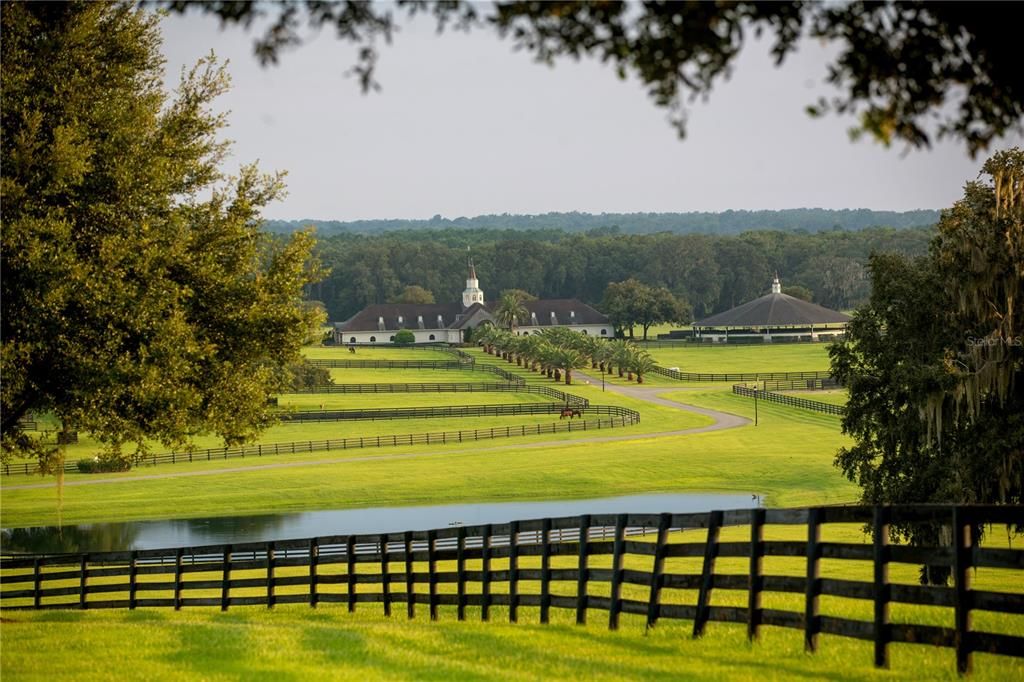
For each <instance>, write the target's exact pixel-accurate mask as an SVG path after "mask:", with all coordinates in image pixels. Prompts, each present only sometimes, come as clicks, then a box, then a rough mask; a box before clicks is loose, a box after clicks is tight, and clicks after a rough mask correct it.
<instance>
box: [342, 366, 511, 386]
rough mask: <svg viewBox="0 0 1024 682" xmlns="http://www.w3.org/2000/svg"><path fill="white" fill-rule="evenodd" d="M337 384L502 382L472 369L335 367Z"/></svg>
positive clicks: (502, 380) (489, 374)
mask: <svg viewBox="0 0 1024 682" xmlns="http://www.w3.org/2000/svg"><path fill="white" fill-rule="evenodd" d="M328 371H329V372H330V373H331V379H333V380H334V383H336V384H451V383H473V384H500V383H503V382H504V381H505V379H502V378H501V377H500V376H498V375H497V374H491V373H490V372H475V371H472V370H470V369H364V368H362V367H333V368H331V369H329V370H328Z"/></svg>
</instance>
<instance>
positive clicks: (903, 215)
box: [265, 208, 939, 236]
mask: <svg viewBox="0 0 1024 682" xmlns="http://www.w3.org/2000/svg"><path fill="white" fill-rule="evenodd" d="M938 220H939V212H938V211H924V210H922V211H905V212H897V211H871V210H868V209H866V208H860V209H843V210H838V211H837V210H829V209H824V208H794V209H786V210H782V211H724V212H722V213H698V212H692V213H599V214H591V213H579V212H572V213H544V214H542V215H509V214H508V213H504V214H501V215H481V216H475V217H473V218H465V217H461V218H454V219H450V218H442V217H441V216H440V215H435V216H434V217H433V218H431V219H429V220H354V221H351V222H340V221H337V220H268V221H267V222H266V226H265V229H266V230H267V231H269V232H277V233H283V234H288V233H291V232H294V231H296V230H299V229H302V228H304V227H308V226H310V225H313V226H314V227H316V228H317V232H318V233H319V234H320V235H321V236H327V235H334V234H345V233H351V234H380V233H384V232H396V231H409V230H424V229H426V230H444V229H449V228H451V229H457V230H472V229H484V230H507V231H524V230H525V231H531V232H541V233H545V234H548V233H555V232H569V233H577V232H592V231H594V230H617V231H618V232H621V233H623V234H654V233H657V232H674V233H676V234H716V235H738V234H741V233H743V232H750V231H752V230H779V231H782V232H797V231H806V232H823V231H830V230H837V229H838V230H863V229H866V228H869V227H880V226H886V227H895V228H907V227H922V226H928V225H934V224H935V223H936V222H938Z"/></svg>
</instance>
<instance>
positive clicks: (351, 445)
mask: <svg viewBox="0 0 1024 682" xmlns="http://www.w3.org/2000/svg"><path fill="white" fill-rule="evenodd" d="M528 404H529V405H531V406H537V405H539V406H541V407H549V408H550V407H554V408H556V409H555V411H554V412H552V414H557V413H558V411H559V410H560V409H561V406H559V405H545V404H543V403H528ZM497 407H502V406H497ZM504 407H507V406H504ZM583 412H584V414H582V415H580V416H581V417H583V418H582V419H565V420H559V421H557V422H553V423H550V424H519V425H511V424H510V425H507V426H494V427H485V428H481V429H459V430H457V431H436V432H430V433H406V434H393V435H382V436H350V437H348V438H331V439H328V440H300V441H291V442H286V443H260V444H256V445H242V446H236V447H223V448H209V449H205V450H191V451H186V452H164V453H154V454H152V455H146V456H145V457H144V458H142V459H141V460H140V461H139V462H138V464H137V466H152V465H156V464H184V463H188V462H210V461H214V460H222V459H236V458H241V459H244V458H246V457H269V456H273V455H294V454H300V453H303V452H321V451H324V450H327V451H330V450H352V449H361V448H383V447H397V446H399V445H452V444H455V443H470V442H474V441H480V440H492V439H495V438H516V437H522V436H539V435H543V434H546V433H566V432H571V433H576V432H579V431H598V430H601V429H612V428H619V427H623V426H632V425H634V424H639V423H640V413H639V412H637V411H636V410H630V409H628V408H625V407H619V406H617V405H589V406H587V407H586V408H585V410H583ZM594 415H596V416H597V419H593V418H592V417H593V416H594ZM78 470H79V469H78V463H77V462H65V463H64V471H65V472H73V471H78ZM36 473H39V466H38V465H37V464H33V463H29V462H22V463H16V464H4V465H3V474H4V475H5V476H13V475H29V474H36Z"/></svg>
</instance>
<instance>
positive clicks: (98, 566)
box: [0, 505, 1024, 673]
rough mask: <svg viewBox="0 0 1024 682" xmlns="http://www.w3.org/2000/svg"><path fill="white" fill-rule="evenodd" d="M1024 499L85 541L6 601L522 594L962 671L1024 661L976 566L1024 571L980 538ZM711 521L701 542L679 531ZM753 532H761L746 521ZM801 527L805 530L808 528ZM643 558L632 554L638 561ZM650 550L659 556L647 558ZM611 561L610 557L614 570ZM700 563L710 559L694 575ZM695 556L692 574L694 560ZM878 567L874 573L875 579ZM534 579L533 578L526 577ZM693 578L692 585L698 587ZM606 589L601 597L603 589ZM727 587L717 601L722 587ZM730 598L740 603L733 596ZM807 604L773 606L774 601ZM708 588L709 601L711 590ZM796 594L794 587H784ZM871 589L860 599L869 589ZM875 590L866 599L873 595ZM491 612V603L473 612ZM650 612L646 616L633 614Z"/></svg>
mask: <svg viewBox="0 0 1024 682" xmlns="http://www.w3.org/2000/svg"><path fill="white" fill-rule="evenodd" d="M1022 518H1024V507H1022V506H1019V505H1018V506H955V507H948V506H939V505H926V506H924V505H923V506H891V507H881V506H879V507H812V508H809V509H777V510H776V509H750V510H736V511H724V512H723V511H712V512H706V513H690V514H668V513H666V514H618V515H610V514H596V515H587V516H574V517H562V518H545V519H535V520H530V521H513V522H511V523H502V524H490V525H483V526H471V527H465V526H460V527H448V528H443V529H438V530H426V531H408V532H400V533H386V534H369V535H337V536H327V537H316V538H308V539H302V540H285V541H275V542H258V543H245V544H235V545H208V546H201V547H179V548H176V549H163V550H136V551H125V552H103V553H91V554H75V555H49V556H48V555H18V556H5V557H3V558H2V559H0V578H2V581H0V605H2V606H3V608H5V609H12V610H13V609H105V608H127V609H135V608H143V607H168V608H174V609H182V608H186V607H204V606H205V607H219V608H220V609H222V610H227V609H229V608H230V607H232V606H252V605H263V606H266V607H268V608H272V607H273V606H275V605H277V604H296V603H299V604H309V605H310V606H311V607H316V606H318V605H320V604H330V603H341V604H345V605H346V606H347V608H348V610H349V611H354V610H355V609H356V608H357V605H359V604H364V605H365V604H367V603H379V604H381V605H382V608H383V611H384V614H386V615H392V612H393V610H394V607H395V605H398V604H404V605H405V608H404V609H402V610H404V611H405V612H406V615H407V616H408V617H409V618H412V617H414V616H415V615H416V614H417V608H416V607H417V605H421V606H425V607H426V608H427V612H428V614H429V617H430V618H431V619H437V618H438V615H439V611H440V608H441V607H442V606H445V607H454V610H455V613H456V617H457V618H458V619H460V620H463V619H465V618H466V616H467V607H470V606H472V607H474V608H477V607H478V608H479V614H480V618H482V619H483V620H488V619H489V617H490V614H491V610H492V608H493V607H495V606H502V607H507V612H508V617H509V620H510V621H511V622H516V621H517V619H518V618H519V616H520V614H521V613H522V612H524V611H525V609H527V608H531V609H538V610H539V618H540V622H541V623H547V622H548V620H549V614H550V611H551V609H552V608H556V609H567V610H570V611H574V612H575V615H576V622H577V623H584V622H586V620H587V618H588V616H589V615H590V614H592V613H593V612H594V611H603V612H606V613H607V618H608V627H609V629H612V630H615V629H617V628H618V627H619V623H620V616H621V614H623V613H626V614H635V615H637V616H639V617H641V618H643V619H644V621H645V623H646V626H647V627H652V626H655V625H656V624H657V622H658V621H659V620H660V619H663V618H668V619H684V620H689V621H692V622H693V635H694V636H695V637H697V636H700V635H701V634H703V633H704V632H705V630H706V628H707V625H708V623H709V622H732V623H745V624H746V629H747V636H748V637H749V639H751V640H752V641H753V640H756V639H757V638H758V635H759V632H760V630H761V628H763V627H765V626H775V627H784V628H794V629H797V630H802V631H803V633H804V644H805V648H806V650H807V651H809V652H814V651H816V650H817V649H818V647H819V635H820V634H821V633H826V634H830V635H836V636H841V637H852V638H856V639H862V640H867V641H870V642H873V643H874V663H875V665H876V666H880V667H882V666H887V665H888V662H889V657H888V645H889V644H890V643H892V642H904V643H915V644H926V645H933V646H938V647H948V648H952V649H955V652H956V666H957V670H958V671H960V672H961V673H966V672H969V671H970V670H971V665H972V654H973V653H974V652H987V653H992V654H1000V655H1004V656H1012V657H1024V637H1021V636H1018V635H1010V634H1000V633H994V632H981V631H977V630H975V629H974V628H973V627H972V621H971V616H972V613H973V612H978V611H986V612H995V613H1004V614H1017V615H1020V614H1022V613H1024V593H1021V592H1012V593H1010V592H994V591H985V590H975V589H972V587H971V581H972V579H973V578H975V577H976V574H975V571H977V570H978V569H979V568H981V569H989V568H994V569H1001V570H1009V571H1013V572H1014V575H1016V576H1019V577H1020V581H1019V582H1018V583H1017V584H1018V585H1020V584H1024V550H1020V549H988V548H982V547H979V546H978V544H977V542H976V541H975V540H976V537H977V533H976V529H978V528H980V527H981V526H983V525H985V524H993V523H999V524H1002V523H1006V524H1011V523H1019V522H1020V521H1021V519H1022ZM917 522H925V523H933V524H934V523H940V524H944V525H946V526H947V527H950V528H952V531H953V532H952V537H953V544H952V546H946V547H921V546H915V547H910V546H902V545H891V544H889V526H890V524H894V523H899V524H906V523H917ZM836 523H840V524H865V523H866V524H870V525H871V527H872V529H873V543H871V544H865V543H837V542H823V541H822V540H821V537H822V529H823V528H825V527H827V525H828V524H836ZM737 526H738V527H745V528H743V529H739V530H741V531H742V533H741V534H740V537H746V538H748V539H747V540H744V541H722V540H721V539H720V533H721V531H722V530H723V529H728V528H730V527H737ZM774 526H790V527H793V526H799V527H803V528H804V529H805V530H806V538H807V539H806V541H775V540H765V539H764V537H765V530H766V529H771V528H772V527H774ZM696 528H702V529H706V533H704V539H703V541H700V542H694V541H692V538H693V535H691V534H689V533H676V532H674V531H676V530H678V529H696ZM746 529H749V530H746ZM801 534H802V533H801ZM766 557H769V558H774V557H789V558H790V560H791V561H793V560H795V561H797V562H801V564H802V565H803V566H804V567H805V570H803V571H801V573H802V574H803V575H775V574H771V573H765V571H764V559H765V558H766ZM725 558H728V559H732V560H733V561H732V563H733V564H736V563H737V562H736V561H735V560H736V559H740V560H743V562H744V563H745V564H746V565H747V566H748V567H749V568H748V571H747V573H746V574H745V575H744V574H738V573H736V572H735V571H728V572H720V571H718V570H717V569H716V564H717V562H718V561H719V560H720V559H725ZM822 559H826V560H829V564H828V565H830V566H838V564H836V563H835V561H844V562H845V561H852V562H855V564H854V565H857V566H864V564H865V563H868V562H870V567H868V566H864V573H865V579H864V580H850V579H835V578H829V577H827V576H825V575H823V572H822ZM627 562H628V564H629V565H630V566H631V568H626V567H625V566H626V565H627ZM644 562H646V563H647V566H648V568H646V569H644V570H640V569H637V568H635V567H636V566H640V565H642V564H643V563H644ZM893 563H909V564H920V563H927V564H929V565H945V566H949V567H950V568H951V569H952V576H953V586H952V587H938V586H932V587H928V586H921V585H910V584H902V583H894V582H890V580H889V572H888V571H889V566H890V564H893ZM598 564H601V567H598ZM697 566H700V568H699V572H692V571H693V570H694V569H696V568H697ZM687 567H689V568H690V570H691V572H678V571H679V570H686V568H687ZM868 576H870V577H868ZM523 583H526V584H523ZM681 591H689V592H681ZM597 593H600V594H597ZM713 593H714V594H715V599H714V600H712V594H713ZM720 593H721V594H722V595H725V599H724V601H725V603H732V604H733V605H719V604H720V602H722V601H723V599H722V598H721V597H719V594H720ZM765 595H770V596H771V597H772V600H773V602H776V603H779V604H782V605H785V603H786V599H787V597H786V595H789V597H788V599H789V600H790V602H791V603H793V604H794V605H795V604H802V606H803V608H798V609H797V610H794V609H780V608H764V607H762V605H761V604H762V597H764V596H765ZM821 596H828V597H842V598H845V599H848V600H856V602H860V605H862V606H863V608H862V609H861V611H862V612H863V613H864V614H871V615H870V616H869V617H868V618H865V619H855V618H848V617H841V616H838V615H828V614H826V613H823V612H822V609H821V607H820V603H819V601H820V597H821ZM694 597H695V599H694ZM780 597H781V598H780ZM856 602H855V603H856ZM865 602H866V603H865ZM892 603H897V604H917V605H926V606H929V607H940V608H943V609H947V610H951V611H952V614H951V615H952V616H953V618H952V622H953V627H945V626H936V625H927V624H917V623H907V622H901V623H893V622H891V621H890V618H889V608H890V604H892ZM474 615H475V614H474ZM634 622H635V621H634Z"/></svg>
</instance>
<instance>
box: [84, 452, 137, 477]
mask: <svg viewBox="0 0 1024 682" xmlns="http://www.w3.org/2000/svg"><path fill="white" fill-rule="evenodd" d="M131 468H132V465H131V462H129V461H128V460H126V459H124V458H122V457H101V456H99V455H97V456H96V457H92V458H88V457H87V458H85V459H80V460H78V471H79V472H80V473H83V474H104V473H108V472H111V471H128V470H129V469H131Z"/></svg>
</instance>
